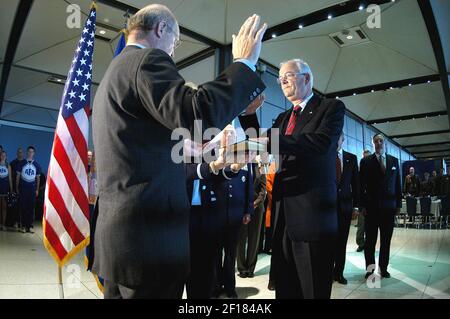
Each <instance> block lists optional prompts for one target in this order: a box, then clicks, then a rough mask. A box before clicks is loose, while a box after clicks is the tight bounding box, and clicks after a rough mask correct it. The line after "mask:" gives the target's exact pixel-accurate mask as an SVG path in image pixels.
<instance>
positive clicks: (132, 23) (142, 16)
mask: <svg viewBox="0 0 450 319" xmlns="http://www.w3.org/2000/svg"><path fill="white" fill-rule="evenodd" d="M161 21H166V22H167V23H168V24H169V27H171V28H174V26H175V25H176V24H177V19H176V18H175V15H174V14H173V13H172V11H170V9H169V8H167V7H166V6H165V5H162V4H151V5H148V6H146V7H144V8H142V9H141V10H139V11H138V12H136V13H135V14H134V15H133V16H131V18H130V19H128V23H127V31H128V33H130V32H131V31H133V30H140V31H141V32H142V33H144V34H146V33H147V32H148V31H149V30H151V29H153V28H154V27H155V26H156V25H157V24H158V23H159V22H161Z"/></svg>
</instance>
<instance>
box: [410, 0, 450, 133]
mask: <svg viewBox="0 0 450 319" xmlns="http://www.w3.org/2000/svg"><path fill="white" fill-rule="evenodd" d="M417 4H418V5H419V7H420V11H422V16H423V20H424V21H425V25H426V26H427V30H428V35H429V37H430V41H431V45H432V47H433V51H434V56H435V58H436V63H437V66H438V70H439V76H440V81H441V84H442V90H443V91H444V98H445V103H446V105H447V113H448V114H449V118H448V120H449V125H450V87H449V82H448V73H447V67H446V65H445V56H444V50H443V49H442V43H441V38H440V36H439V30H438V27H437V24H436V19H435V18H434V14H433V9H432V7H431V3H430V0H417Z"/></svg>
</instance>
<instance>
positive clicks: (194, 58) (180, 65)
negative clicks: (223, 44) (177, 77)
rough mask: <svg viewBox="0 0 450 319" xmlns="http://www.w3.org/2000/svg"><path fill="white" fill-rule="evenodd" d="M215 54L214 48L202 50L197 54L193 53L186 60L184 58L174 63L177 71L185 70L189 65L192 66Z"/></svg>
mask: <svg viewBox="0 0 450 319" xmlns="http://www.w3.org/2000/svg"><path fill="white" fill-rule="evenodd" d="M215 54H216V48H214V47H209V48H206V49H203V50H201V51H199V52H197V53H194V54H193V55H191V56H188V57H187V58H185V59H183V60H181V61H178V62H177V63H176V64H177V69H178V70H181V69H184V68H187V67H188V66H191V65H193V64H195V63H197V62H199V61H202V60H204V59H207V58H209V57H211V56H213V55H215Z"/></svg>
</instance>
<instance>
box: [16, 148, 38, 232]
mask: <svg viewBox="0 0 450 319" xmlns="http://www.w3.org/2000/svg"><path fill="white" fill-rule="evenodd" d="M35 153H36V150H35V148H34V147H33V146H29V147H28V148H27V158H26V162H24V163H22V164H20V165H18V166H17V169H16V172H17V176H16V187H17V193H18V194H19V210H20V219H21V224H22V227H23V228H22V232H24V233H25V232H27V233H33V231H32V230H31V227H32V226H33V221H34V206H35V203H36V197H38V195H39V183H40V176H41V171H42V170H41V166H40V165H39V164H38V163H37V162H36V161H35V160H34V155H35Z"/></svg>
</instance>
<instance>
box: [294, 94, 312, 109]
mask: <svg viewBox="0 0 450 319" xmlns="http://www.w3.org/2000/svg"><path fill="white" fill-rule="evenodd" d="M313 95H314V93H311V94H310V95H308V97H307V98H306V99H304V100H303V102H302V103H300V104H299V106H300V109H301V111H300V113H302V112H303V109H304V108H305V106H306V104H308V102H309V100H311V98H312V97H313ZM294 106H295V105H294Z"/></svg>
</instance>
